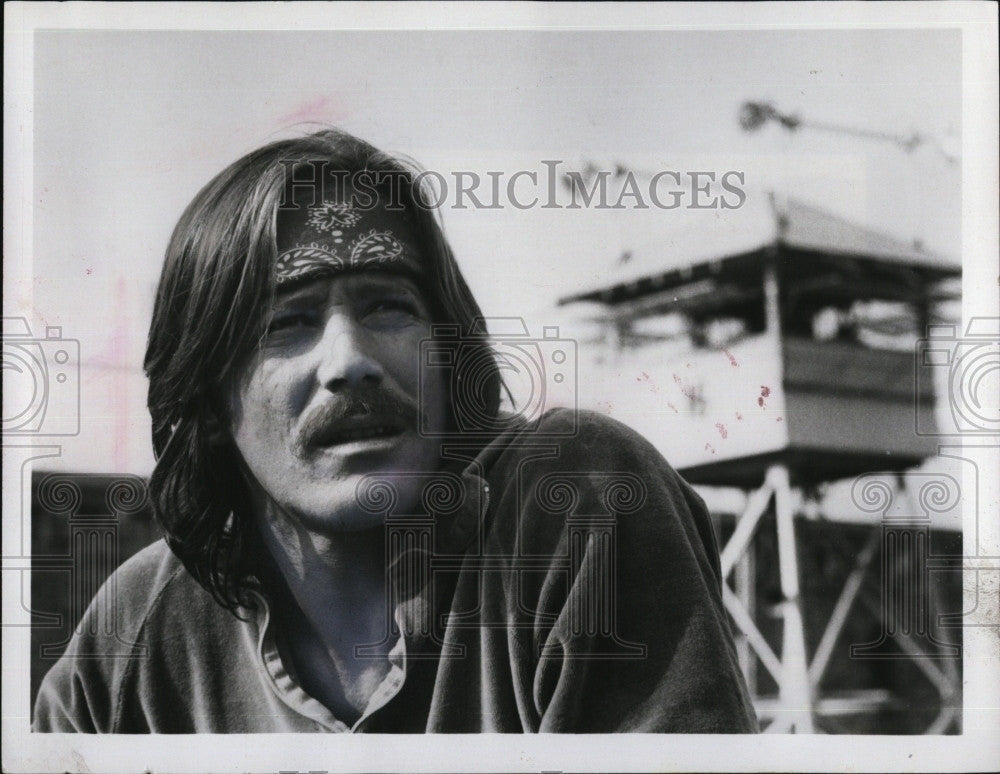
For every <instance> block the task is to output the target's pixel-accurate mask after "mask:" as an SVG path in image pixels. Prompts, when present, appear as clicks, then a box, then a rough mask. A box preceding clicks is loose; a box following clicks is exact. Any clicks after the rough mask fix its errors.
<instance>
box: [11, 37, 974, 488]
mask: <svg viewBox="0 0 1000 774" xmlns="http://www.w3.org/2000/svg"><path fill="white" fill-rule="evenodd" d="M960 43H961V41H960V33H959V32H958V31H957V30H941V29H938V30H924V29H906V30H900V29H881V30H880V29H867V30H859V29H841V30H835V29H834V30H818V31H809V30H805V31H803V30H794V31H789V30H729V31H720V30H712V31H705V30H655V31H562V32H559V31H531V30H521V31H518V30H510V31H447V30H439V31H394V32H390V31H345V32H336V31H326V32H293V31H287V32H286V31H155V30H153V31H135V30H131V31H109V30H41V31H38V32H37V33H36V35H35V39H34V56H33V65H34V67H33V73H34V81H33V91H32V96H33V106H32V112H31V118H32V121H33V127H34V131H33V141H34V147H33V158H34V164H33V181H32V184H33V188H32V202H31V203H32V216H33V255H32V259H33V264H32V282H31V286H30V287H29V288H23V289H21V290H23V291H27V292H20V293H18V294H17V295H16V296H15V302H14V306H13V308H16V309H21V310H24V312H23V313H25V316H27V317H28V318H29V321H30V322H31V323H32V329H33V330H40V329H44V327H45V326H60V327H61V328H62V331H63V336H64V337H70V338H75V339H77V340H79V342H80V348H81V362H82V369H83V370H82V372H81V374H82V387H81V401H82V404H83V405H84V407H85V414H86V413H87V411H88V409H89V414H90V420H89V422H85V423H84V425H85V426H84V427H83V428H82V432H81V436H80V437H79V438H78V439H77V440H76V441H74V442H67V444H66V445H65V448H64V452H63V458H62V460H63V462H62V464H65V465H67V466H70V467H76V468H79V467H80V466H96V467H98V468H100V469H108V468H109V467H110V468H111V469H114V470H120V469H129V470H134V471H135V472H140V473H145V472H148V469H149V466H150V465H151V462H152V457H151V454H150V452H149V450H148V445H149V444H148V440H147V439H148V419H147V418H146V414H145V408H144V403H145V382H144V379H143V377H142V375H141V371H140V364H141V360H142V354H143V351H144V346H145V339H146V333H147V329H148V320H149V317H150V313H151V302H152V298H153V294H154V290H155V285H156V281H157V277H158V274H159V268H160V262H161V260H162V255H163V252H164V249H165V246H166V243H167V240H168V238H169V235H170V232H171V229H172V228H173V225H174V223H175V222H176V219H177V217H178V216H179V214H180V212H181V211H182V209H183V208H184V206H185V205H186V204H187V202H188V201H189V200H190V199H191V198H192V196H193V195H194V193H195V192H196V191H197V190H198V189H199V188H200V187H201V186H202V185H203V184H204V183H205V182H207V181H208V180H209V179H210V178H211V177H212V176H213V175H214V174H215V173H216V172H218V171H219V170H220V169H221V168H222V167H223V166H224V165H225V164H227V163H228V162H230V161H232V160H235V159H236V158H237V157H239V156H240V155H242V154H243V153H245V152H247V151H249V150H250V149H252V148H254V147H256V146H259V145H261V144H263V143H265V142H267V141H270V140H272V139H276V138H278V137H283V136H288V135H289V134H296V133H301V132H303V131H306V130H308V129H309V128H310V127H312V126H314V125H315V123H320V124H335V125H337V126H340V127H342V128H344V129H347V130H348V131H351V132H354V133H356V134H358V135H360V136H362V137H364V138H365V139H367V140H369V141H370V142H372V143H373V144H375V145H376V146H379V147H382V148H384V149H387V150H391V151H396V152H401V153H405V154H407V155H409V156H411V157H412V158H414V159H416V160H417V161H418V162H419V163H420V164H421V165H422V166H423V167H425V168H427V169H429V170H434V171H439V172H441V173H442V174H444V175H445V177H446V179H449V180H451V179H453V174H454V173H455V172H457V171H472V172H476V173H478V174H479V175H480V176H481V177H482V178H483V179H484V180H485V179H487V176H486V173H487V172H490V171H497V172H501V173H502V174H503V175H504V178H503V179H504V180H507V179H509V176H510V175H511V174H513V173H514V172H516V171H518V170H526V171H535V172H536V173H538V174H539V175H541V176H543V179H544V174H545V166H544V165H543V161H545V160H548V161H554V160H558V161H561V162H562V166H561V167H560V169H563V170H574V169H575V170H581V169H583V168H584V167H585V166H586V165H587V164H588V163H592V164H596V165H598V166H600V167H601V168H613V167H614V166H615V165H616V164H623V165H625V166H626V167H629V168H632V169H636V170H639V171H642V172H646V173H650V172H655V171H659V170H674V171H678V172H681V173H687V172H690V171H699V170H700V171H713V172H715V173H716V174H717V175H721V174H722V173H723V172H725V171H739V172H741V173H742V175H743V178H742V179H743V180H745V185H744V186H743V187H744V188H745V191H746V193H747V204H746V206H745V207H743V208H740V209H737V210H732V211H729V212H725V211H720V210H718V209H715V210H702V211H693V210H689V209H686V207H681V208H679V209H677V210H670V211H665V210H661V209H657V208H655V207H654V208H650V209H649V210H645V211H644V210H639V209H625V210H615V211H597V210H593V209H581V210H576V211H572V210H552V209H542V208H540V207H535V208H530V209H526V210H520V209H517V208H515V207H512V206H509V205H507V206H503V207H502V208H500V209H496V210H484V209H475V208H470V209H465V210H459V209H455V208H453V207H451V206H446V207H445V208H444V209H443V211H442V215H443V218H444V223H445V227H446V230H447V233H448V235H449V237H450V239H451V241H452V244H453V247H454V249H455V252H456V255H457V256H458V258H459V261H460V263H461V266H462V268H463V270H464V271H465V273H466V276H467V279H468V281H469V284H470V286H471V288H472V290H473V292H474V294H475V295H476V297H477V298H478V299H479V301H480V305H481V307H482V308H483V311H484V313H485V314H486V315H487V316H521V317H524V318H525V319H526V321H527V322H528V324H529V329H530V330H532V331H535V330H537V329H538V328H539V327H540V326H541V325H542V324H549V323H551V322H553V321H555V322H559V320H560V314H561V312H560V311H559V310H556V309H555V301H556V299H558V298H560V297H561V296H564V295H566V294H567V293H569V292H571V291H573V290H578V289H582V288H586V287H597V286H600V285H602V284H604V283H606V282H609V281H611V280H612V279H613V277H614V273H615V271H616V265H617V259H618V257H619V256H620V255H621V254H622V252H624V251H626V250H633V249H645V250H649V249H652V250H654V251H655V250H656V249H657V245H658V244H661V243H662V242H663V240H664V238H665V235H668V234H670V233H672V232H674V231H677V230H679V229H681V230H686V231H687V233H695V234H697V235H698V237H697V238H698V240H699V243H700V245H701V246H702V247H703V248H706V249H711V246H712V239H713V234H714V233H721V232H722V230H723V229H721V228H719V225H720V219H726V218H729V219H734V218H735V219H739V218H747V219H751V218H754V217H757V216H759V215H760V213H761V212H763V211H764V210H765V209H766V208H762V206H761V204H762V202H765V201H766V193H767V192H768V191H777V192H778V193H780V194H783V195H791V196H795V197H797V198H801V199H803V200H804V201H807V202H811V203H813V204H815V205H818V206H820V207H823V208H824V209H827V210H829V211H831V212H833V213H835V214H838V215H841V216H844V217H847V218H849V219H851V220H853V221H855V222H858V223H859V224H862V225H869V226H874V227H877V228H879V229H881V230H883V231H885V232H887V233H890V234H892V235H894V236H897V237H899V238H901V239H903V240H905V241H908V242H909V241H912V240H914V239H919V240H921V241H922V242H923V243H924V244H925V245H926V246H927V247H928V248H929V249H932V250H934V251H936V252H939V253H941V254H943V255H945V256H950V257H951V259H952V260H954V261H958V260H960V239H961V234H960V194H959V190H960V182H961V179H960V175H961V166H960V165H959V164H954V163H948V161H947V160H946V159H945V157H944V156H943V155H942V154H941V153H939V152H937V151H936V150H935V149H934V148H933V147H931V146H929V145H926V146H922V147H918V148H917V149H916V150H914V151H913V152H909V153H908V152H906V151H904V150H902V149H901V148H900V147H898V146H897V145H895V144H893V143H890V142H881V141H873V140H868V139H859V138H857V137H852V136H849V135H843V134H837V133H831V132H823V131H819V130H810V129H808V128H800V129H799V130H797V131H795V132H789V131H787V130H785V129H783V128H781V127H779V126H777V125H773V124H768V125H766V126H764V127H762V128H761V129H760V130H758V131H757V132H752V133H748V132H745V131H743V130H742V129H741V128H740V126H739V123H738V120H737V117H738V113H739V109H740V106H741V105H742V104H743V102H745V101H747V100H761V101H769V102H771V103H773V104H774V105H775V106H776V107H777V108H778V109H779V110H782V111H784V112H787V113H793V114H796V115H798V116H800V117H801V118H803V119H806V120H812V121H816V122H824V123H833V124H843V125H845V126H849V127H853V128H857V129H865V130H871V131H877V132H884V133H890V134H898V135H910V134H912V133H914V132H919V133H921V134H922V135H926V136H932V137H934V138H937V139H938V140H939V141H940V142H942V143H944V144H945V146H946V147H948V148H950V149H955V148H959V149H960V144H959V141H958V138H960V137H961V131H962V126H961V107H962V105H961V99H962V96H961V95H962V90H961V46H960ZM612 190H614V187H613V186H612ZM449 203H450V204H454V201H452V200H449ZM686 203H687V201H685V205H686ZM765 214H766V213H765ZM679 260H680V258H679V257H678V256H676V255H673V254H671V252H670V251H663V257H662V262H663V265H664V266H670V265H672V264H676V263H677V262H678V261H679ZM29 296H30V301H28V297H29ZM108 439H111V441H110V443H111V445H110V446H109V445H108V444H109V441H108ZM95 449H100V450H101V451H100V454H94V450H95Z"/></svg>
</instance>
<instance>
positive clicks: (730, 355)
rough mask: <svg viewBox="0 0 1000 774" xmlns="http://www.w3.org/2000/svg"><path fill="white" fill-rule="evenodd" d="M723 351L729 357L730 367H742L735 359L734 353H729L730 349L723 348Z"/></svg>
mask: <svg viewBox="0 0 1000 774" xmlns="http://www.w3.org/2000/svg"><path fill="white" fill-rule="evenodd" d="M722 351H723V352H725V353H726V357H728V358H729V364H730V365H731V366H732V367H733V368H739V367H740V364H739V363H737V362H736V358H735V357H733V353H732V352H730V351H729V350H728V349H726V348H725V347H723V349H722Z"/></svg>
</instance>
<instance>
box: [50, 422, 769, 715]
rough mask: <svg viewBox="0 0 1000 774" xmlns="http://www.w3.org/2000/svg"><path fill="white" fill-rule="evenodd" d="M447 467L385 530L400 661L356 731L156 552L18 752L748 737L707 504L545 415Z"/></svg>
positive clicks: (662, 473) (129, 567)
mask: <svg viewBox="0 0 1000 774" xmlns="http://www.w3.org/2000/svg"><path fill="white" fill-rule="evenodd" d="M469 448H470V449H471V447H469ZM449 454H450V456H451V457H452V459H453V461H456V460H461V459H462V457H463V455H465V456H466V459H465V460H464V462H463V464H462V466H461V467H460V468H459V469H462V468H464V469H462V473H461V476H459V477H455V476H452V477H451V483H455V479H456V478H458V479H460V481H461V486H462V489H463V491H462V495H461V496H460V497H458V498H457V499H456V498H454V497H452V498H451V499H450V500H449V499H448V498H444V499H439V500H437V501H435V500H434V499H433V498H428V499H429V501H432V502H436V505H435V506H434V509H433V510H434V513H433V516H432V517H429V518H425V519H419V518H414V517H406V518H396V517H395V516H394V515H393V514H388V515H387V516H388V522H387V523H388V527H387V531H388V532H389V533H391V534H394V535H395V536H396V538H395V539H393V538H392V537H391V536H390V538H389V539H388V542H387V545H389V544H391V545H396V546H402V549H401V550H400V551H398V552H397V554H396V555H395V559H394V561H392V562H391V563H390V564H391V566H392V568H393V577H394V578H395V579H396V582H395V583H394V584H393V587H394V588H395V589H396V596H395V597H394V598H393V602H392V603H390V604H388V605H387V610H386V618H387V622H386V643H388V642H394V643H395V645H394V647H393V648H392V652H391V653H390V656H389V661H390V665H391V667H390V671H389V673H388V675H387V677H386V678H385V680H384V681H383V682H382V683H381V685H380V686H379V687H378V689H377V690H376V691H375V694H374V695H373V696H372V698H371V701H370V702H369V704H368V707H367V708H366V710H365V711H364V713H363V714H362V716H361V718H360V719H359V720H358V721H357V722H356V723H354V724H353V727H349V726H348V725H347V724H345V723H343V722H341V721H340V720H338V719H337V718H335V717H334V716H333V714H332V713H331V712H330V711H329V710H328V709H327V708H326V707H325V706H324V705H322V704H321V703H320V702H319V701H317V700H316V699H313V698H312V697H310V696H309V695H308V694H307V693H306V692H305V691H304V690H303V689H302V688H301V687H300V686H299V684H298V682H297V680H296V678H295V672H294V667H293V665H292V664H290V663H287V661H286V660H285V659H283V657H282V654H283V652H284V649H283V648H282V647H280V636H281V634H280V632H277V631H275V629H276V628H277V627H275V626H272V625H270V621H271V620H272V618H273V616H272V614H271V610H270V608H269V605H268V603H267V602H266V601H265V600H264V599H263V597H261V598H260V599H259V603H258V606H257V607H256V608H255V609H251V610H247V611H246V615H247V616H248V617H249V620H248V621H241V620H239V619H238V618H237V617H235V616H234V615H232V614H231V613H229V612H228V611H226V610H224V609H223V608H222V607H220V606H219V605H218V604H217V603H216V602H215V601H214V600H213V599H212V598H211V596H210V595H209V594H208V592H207V591H205V590H204V589H202V588H201V587H200V586H199V585H198V583H197V582H196V581H195V580H194V579H193V578H192V576H191V575H189V574H188V572H187V571H186V570H185V569H184V567H183V566H182V565H181V563H180V562H179V561H178V559H177V558H176V557H175V556H174V555H173V554H172V553H171V551H170V550H169V549H168V548H167V546H166V544H165V543H163V542H162V541H160V542H157V543H155V544H153V545H152V546H150V547H149V548H147V549H145V550H144V551H142V552H141V553H139V554H138V555H136V556H135V557H133V558H132V559H130V560H129V561H128V562H126V563H125V564H124V565H122V567H121V568H119V569H118V571H117V572H115V574H114V575H113V576H112V577H111V578H110V579H109V581H108V585H107V586H106V587H105V590H104V591H102V592H101V593H99V594H98V595H97V597H96V598H95V601H94V602H93V603H92V604H91V606H90V608H89V609H88V611H87V613H86V614H85V616H84V620H83V622H82V624H81V627H80V628H79V630H78V634H77V635H76V636H75V637H74V639H73V641H72V642H71V643H70V645H69V648H68V649H67V651H66V654H65V655H64V656H63V657H62V659H60V661H59V662H58V663H57V664H56V665H55V666H54V667H53V668H52V670H51V671H50V672H49V674H48V675H47V676H46V678H45V681H44V682H43V684H42V687H41V690H40V692H39V695H38V700H37V703H36V706H35V718H34V726H33V728H34V730H35V731H81V732H106V733H146V732H158V733H260V732H304V731H351V730H353V731H358V732H368V733H387V732H398V733H420V732H459V733H474V732H518V733H519V732H538V731H548V732H574V733H605V732H633V731H644V732H660V733H745V732H754V731H756V730H757V722H756V716H755V713H754V710H753V706H752V704H751V702H750V699H749V696H748V693H747V690H746V686H745V684H744V681H743V676H742V674H741V672H740V669H739V666H738V664H737V660H736V655H735V651H734V648H733V642H732V635H731V633H730V629H729V625H728V622H727V619H726V614H725V611H724V609H723V605H722V600H721V593H720V584H721V579H720V570H719V559H718V549H717V545H716V541H715V536H714V534H713V530H712V525H711V522H710V521H709V518H708V514H707V512H706V509H705V506H704V503H703V502H702V501H701V499H700V498H699V497H698V496H697V494H695V493H694V492H693V490H691V488H690V487H689V486H688V485H687V484H686V483H685V482H684V481H683V480H682V479H681V478H680V477H679V476H678V475H677V474H676V473H675V472H674V471H673V469H672V468H671V467H670V466H669V465H668V464H667V463H666V462H665V461H664V459H663V458H662V456H661V455H660V454H659V453H658V452H657V451H656V450H655V449H654V448H653V447H652V446H651V445H650V444H649V443H647V442H646V441H645V440H644V439H643V438H642V437H641V436H639V435H638V434H637V433H635V432H633V431H632V430H630V429H628V428H626V427H624V426H622V425H620V424H618V423H617V422H614V421H613V420H610V419H607V418H605V417H602V416H600V415H597V414H592V413H587V412H570V411H566V410H555V411H551V412H549V413H548V414H546V415H545V416H544V417H543V418H542V419H541V420H540V422H538V423H536V424H535V425H532V426H530V427H528V428H524V429H522V430H520V431H516V432H508V433H505V434H503V435H501V436H499V437H498V438H496V439H495V440H494V441H493V442H491V443H489V444H488V445H487V446H486V447H485V448H481V449H478V450H470V451H468V452H465V451H463V447H462V445H457V446H455V447H453V448H452V449H451V451H450V452H449ZM445 483H448V482H445ZM456 502H459V505H458V506H457V507H456V506H455V503H456ZM407 519H408V520H407ZM406 579H408V581H407V580H406ZM428 579H429V582H428ZM408 587H409V588H410V590H409V591H408V590H407V588H408ZM390 609H394V612H393V614H392V615H391V616H390V615H389V611H390ZM372 645H373V646H374V645H377V644H375V643H372ZM378 651H379V648H378V647H374V648H373V652H378ZM381 652H384V649H383V650H382V651H381Z"/></svg>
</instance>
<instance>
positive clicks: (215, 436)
mask: <svg viewBox="0 0 1000 774" xmlns="http://www.w3.org/2000/svg"><path fill="white" fill-rule="evenodd" d="M205 432H206V434H207V436H206V437H207V438H208V442H209V443H210V444H212V446H224V445H225V444H228V443H229V441H230V438H229V431H228V430H227V429H226V425H225V423H224V422H223V421H222V420H221V419H220V418H219V412H218V411H217V410H216V409H215V408H214V407H210V408H208V409H207V410H206V411H205Z"/></svg>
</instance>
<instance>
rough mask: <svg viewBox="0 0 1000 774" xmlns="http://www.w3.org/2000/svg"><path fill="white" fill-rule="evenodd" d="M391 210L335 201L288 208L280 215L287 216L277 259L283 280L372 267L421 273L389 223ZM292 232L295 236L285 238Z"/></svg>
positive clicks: (279, 280)
mask: <svg viewBox="0 0 1000 774" xmlns="http://www.w3.org/2000/svg"><path fill="white" fill-rule="evenodd" d="M386 215H387V213H386V212H385V210H382V209H374V210H359V209H357V208H355V207H354V206H352V205H351V204H349V203H346V202H333V201H325V202H322V203H321V204H318V205H312V206H309V207H305V208H301V207H300V208H298V209H297V210H286V211H283V212H282V213H280V215H279V217H285V222H284V223H282V222H280V221H279V228H278V242H279V244H278V261H277V263H276V265H275V274H276V275H277V283H278V285H279V286H281V285H284V284H287V283H289V282H292V281H296V282H298V281H302V280H303V279H304V278H309V279H312V278H317V277H323V276H332V275H335V274H338V273H341V272H344V271H358V270H372V269H376V270H383V271H384V270H386V269H390V270H394V271H403V272H404V273H407V274H417V275H419V274H420V273H421V271H420V266H419V264H418V263H417V261H416V260H415V259H414V258H413V257H412V256H408V255H407V251H406V249H405V248H404V245H403V243H402V242H401V241H400V237H399V236H397V234H396V233H395V232H394V230H393V229H392V228H390V227H388V225H389V223H388V221H389V218H387V217H386ZM394 220H395V219H394ZM365 221H368V223H365ZM372 225H374V226H375V228H371V227H370V226H372ZM365 226H369V227H368V228H365ZM289 235H290V236H291V239H290V240H286V239H285V238H284V237H287V236H289ZM403 238H404V239H405V237H403Z"/></svg>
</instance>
